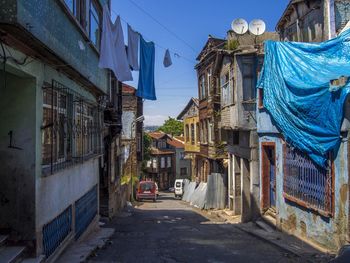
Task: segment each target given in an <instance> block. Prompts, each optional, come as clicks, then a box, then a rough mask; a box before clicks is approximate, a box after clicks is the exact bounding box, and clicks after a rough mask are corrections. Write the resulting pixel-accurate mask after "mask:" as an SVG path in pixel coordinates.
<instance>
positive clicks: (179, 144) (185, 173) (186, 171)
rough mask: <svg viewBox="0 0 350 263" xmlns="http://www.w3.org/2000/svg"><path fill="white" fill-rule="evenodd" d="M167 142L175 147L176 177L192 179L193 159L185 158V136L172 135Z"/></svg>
mask: <svg viewBox="0 0 350 263" xmlns="http://www.w3.org/2000/svg"><path fill="white" fill-rule="evenodd" d="M167 143H168V144H169V145H171V146H172V147H173V148H174V149H175V179H191V161H190V160H188V159H186V158H185V143H184V137H181V136H174V137H171V138H170V139H168V140H167Z"/></svg>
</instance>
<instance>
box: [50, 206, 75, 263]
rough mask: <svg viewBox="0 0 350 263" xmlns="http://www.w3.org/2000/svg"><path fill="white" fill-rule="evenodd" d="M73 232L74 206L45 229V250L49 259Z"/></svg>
mask: <svg viewBox="0 0 350 263" xmlns="http://www.w3.org/2000/svg"><path fill="white" fill-rule="evenodd" d="M71 231H72V206H69V207H68V208H67V209H66V210H65V211H64V212H62V213H61V214H60V215H58V216H57V217H56V218H54V219H53V220H52V221H51V222H49V223H48V224H46V225H44V227H43V248H44V254H45V256H46V257H49V256H50V255H51V254H52V253H53V252H54V251H55V250H56V249H57V248H58V247H59V246H60V244H61V243H62V242H63V240H64V239H65V238H66V237H67V236H68V234H69V233H70V232H71Z"/></svg>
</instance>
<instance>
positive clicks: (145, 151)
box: [143, 133, 152, 161]
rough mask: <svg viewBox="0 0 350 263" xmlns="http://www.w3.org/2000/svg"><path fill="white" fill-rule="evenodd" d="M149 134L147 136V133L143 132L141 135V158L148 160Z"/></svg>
mask: <svg viewBox="0 0 350 263" xmlns="http://www.w3.org/2000/svg"><path fill="white" fill-rule="evenodd" d="M151 142H152V139H151V136H149V135H148V134H147V133H144V135H143V160H145V161H148V160H149V159H151V156H150V154H151Z"/></svg>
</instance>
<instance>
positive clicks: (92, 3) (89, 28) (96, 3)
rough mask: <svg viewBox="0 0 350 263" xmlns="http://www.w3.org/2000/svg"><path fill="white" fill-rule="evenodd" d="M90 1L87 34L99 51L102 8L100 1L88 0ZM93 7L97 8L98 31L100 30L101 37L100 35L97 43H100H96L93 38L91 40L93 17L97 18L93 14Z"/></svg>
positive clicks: (100, 31)
mask: <svg viewBox="0 0 350 263" xmlns="http://www.w3.org/2000/svg"><path fill="white" fill-rule="evenodd" d="M88 1H89V9H88V14H87V15H88V17H89V19H88V20H89V22H88V28H87V31H88V32H87V33H88V37H89V40H90V42H91V44H92V45H93V46H94V47H95V48H96V49H97V50H98V51H99V50H100V47H101V33H102V7H101V5H100V3H99V1H97V0H88ZM92 6H94V7H95V10H96V13H97V16H98V18H97V20H98V23H97V24H98V29H99V35H98V39H97V42H98V43H96V44H95V43H94V42H93V40H92V38H91V15H93V17H94V18H95V16H94V14H93V12H92ZM95 19H96V18H95Z"/></svg>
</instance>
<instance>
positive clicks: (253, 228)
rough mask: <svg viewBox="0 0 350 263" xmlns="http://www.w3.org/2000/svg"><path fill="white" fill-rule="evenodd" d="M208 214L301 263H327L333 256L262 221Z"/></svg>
mask: <svg viewBox="0 0 350 263" xmlns="http://www.w3.org/2000/svg"><path fill="white" fill-rule="evenodd" d="M207 213H208V214H210V215H213V214H216V216H218V217H220V218H222V219H223V220H224V221H225V222H226V223H229V224H233V225H234V227H237V228H239V229H240V230H242V231H244V232H246V233H248V234H250V235H253V236H255V237H257V238H259V239H262V240H265V241H267V242H269V243H271V244H274V245H275V246H277V247H279V248H281V249H283V250H284V251H286V252H287V253H291V254H293V255H296V256H298V257H300V259H301V260H302V261H301V262H315V263H323V262H329V261H330V260H331V259H333V258H334V255H331V254H327V253H323V252H321V251H319V250H317V249H315V248H314V247H312V246H310V245H309V244H307V243H305V242H304V241H302V240H300V239H298V238H296V237H295V236H292V235H288V234H286V233H282V232H280V231H278V230H276V229H275V228H273V227H271V226H270V225H268V224H267V223H265V222H264V221H263V220H262V219H261V220H258V221H256V222H249V223H240V216H233V215H231V214H230V211H227V210H214V211H207Z"/></svg>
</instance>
